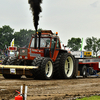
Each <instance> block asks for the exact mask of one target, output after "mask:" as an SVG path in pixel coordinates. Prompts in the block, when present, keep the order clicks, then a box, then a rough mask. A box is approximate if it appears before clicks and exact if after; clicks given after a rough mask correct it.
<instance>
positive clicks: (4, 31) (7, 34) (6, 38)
mask: <svg viewBox="0 0 100 100" xmlns="http://www.w3.org/2000/svg"><path fill="white" fill-rule="evenodd" d="M13 33H14V29H12V28H11V27H10V26H7V25H4V26H2V27H1V28H0V49H4V48H5V45H6V46H9V45H10V42H11V40H12V38H13V36H14V35H13Z"/></svg>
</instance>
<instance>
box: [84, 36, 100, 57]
mask: <svg viewBox="0 0 100 100" xmlns="http://www.w3.org/2000/svg"><path fill="white" fill-rule="evenodd" d="M84 49H85V50H87V51H93V55H96V57H97V55H98V51H99V50H100V39H97V38H95V37H92V38H87V39H86V45H85V46H84Z"/></svg>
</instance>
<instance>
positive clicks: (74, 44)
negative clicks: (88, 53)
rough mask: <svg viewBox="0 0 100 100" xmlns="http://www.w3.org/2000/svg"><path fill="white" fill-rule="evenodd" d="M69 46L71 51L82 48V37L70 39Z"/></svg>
mask: <svg viewBox="0 0 100 100" xmlns="http://www.w3.org/2000/svg"><path fill="white" fill-rule="evenodd" d="M67 47H69V48H71V51H78V50H79V49H80V48H81V39H80V38H71V39H69V40H68V43H67Z"/></svg>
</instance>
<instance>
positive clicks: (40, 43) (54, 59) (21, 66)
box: [0, 30, 77, 79]
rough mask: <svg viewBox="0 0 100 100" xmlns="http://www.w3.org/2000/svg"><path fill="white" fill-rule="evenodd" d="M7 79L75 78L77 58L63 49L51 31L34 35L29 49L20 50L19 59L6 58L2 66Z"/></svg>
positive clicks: (0, 66)
mask: <svg viewBox="0 0 100 100" xmlns="http://www.w3.org/2000/svg"><path fill="white" fill-rule="evenodd" d="M0 73H1V74H3V76H4V77H5V78H21V76H22V75H25V76H26V77H28V78H29V77H33V78H34V79H52V78H60V79H67V78H73V77H75V76H76V74H77V68H76V66H75V58H74V56H72V55H71V54H70V53H68V52H67V51H66V50H62V49H61V44H60V39H59V37H58V36H57V33H56V35H54V34H53V33H52V31H51V30H42V31H41V32H37V33H36V34H35V35H32V38H31V40H30V43H29V46H28V48H19V56H18V57H9V58H6V59H5V60H4V62H3V65H0Z"/></svg>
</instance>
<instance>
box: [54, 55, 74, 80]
mask: <svg viewBox="0 0 100 100" xmlns="http://www.w3.org/2000/svg"><path fill="white" fill-rule="evenodd" d="M59 57H60V60H59V63H58V65H57V67H56V68H57V69H56V70H54V71H55V72H57V74H58V75H57V74H56V76H54V77H57V78H60V79H69V78H73V76H74V74H75V72H74V70H75V65H74V64H75V59H74V57H73V56H72V55H71V54H69V53H62V54H61V55H60V56H59ZM55 72H54V73H55Z"/></svg>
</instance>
